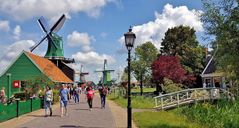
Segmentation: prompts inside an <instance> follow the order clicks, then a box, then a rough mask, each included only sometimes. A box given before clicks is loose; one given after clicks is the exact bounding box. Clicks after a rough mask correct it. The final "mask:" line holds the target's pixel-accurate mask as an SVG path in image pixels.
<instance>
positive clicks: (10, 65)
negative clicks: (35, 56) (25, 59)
mask: <svg viewBox="0 0 239 128" xmlns="http://www.w3.org/2000/svg"><path fill="white" fill-rule="evenodd" d="M23 53H24V50H23V51H22V52H21V53H20V54H19V55H17V57H16V58H15V59H14V60H13V61H12V62H11V63H10V64H9V65H8V66H7V68H6V69H5V70H4V71H3V72H2V73H1V75H0V77H2V76H3V75H4V74H5V73H6V72H7V71H8V70H9V68H10V67H12V65H13V64H14V63H15V62H16V61H17V60H18V59H19V57H20V56H21V55H22V54H23Z"/></svg>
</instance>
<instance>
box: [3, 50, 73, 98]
mask: <svg viewBox="0 0 239 128" xmlns="http://www.w3.org/2000/svg"><path fill="white" fill-rule="evenodd" d="M42 76H43V77H46V78H47V79H49V80H50V81H52V82H54V83H56V84H59V83H73V81H72V80H71V79H69V78H68V77H67V76H66V75H65V74H64V73H63V72H62V71H61V70H60V69H59V68H58V67H57V66H56V65H55V64H54V63H53V62H51V61H50V60H48V59H46V58H43V57H40V56H37V55H34V54H32V53H30V52H26V51H23V52H22V53H21V54H20V55H19V56H18V57H17V58H16V59H15V60H14V61H13V62H12V63H11V64H10V65H9V66H8V68H7V69H6V70H5V71H4V72H3V73H2V74H1V76H0V88H2V87H5V92H6V95H7V97H11V96H12V95H13V94H14V93H17V92H20V91H21V89H20V88H21V87H20V88H19V86H16V84H19V85H20V86H21V82H24V81H27V80H30V79H34V78H37V77H42ZM16 82H19V83H16Z"/></svg>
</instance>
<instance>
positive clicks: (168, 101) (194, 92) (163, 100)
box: [154, 87, 233, 109]
mask: <svg viewBox="0 0 239 128" xmlns="http://www.w3.org/2000/svg"><path fill="white" fill-rule="evenodd" d="M232 97H233V95H232V94H231V93H230V92H228V91H226V90H225V89H221V88H213V87H211V88H192V89H185V90H181V91H177V92H172V93H168V94H164V95H160V96H156V97H154V99H155V108H160V109H164V108H167V107H175V106H179V105H181V104H185V103H192V102H194V101H198V100H210V99H219V98H228V99H229V98H232Z"/></svg>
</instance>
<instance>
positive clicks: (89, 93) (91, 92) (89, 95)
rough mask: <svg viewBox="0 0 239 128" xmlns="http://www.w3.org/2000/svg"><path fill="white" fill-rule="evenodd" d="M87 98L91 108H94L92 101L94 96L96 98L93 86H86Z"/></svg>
mask: <svg viewBox="0 0 239 128" xmlns="http://www.w3.org/2000/svg"><path fill="white" fill-rule="evenodd" d="M86 98H87V102H88V105H89V110H90V111H91V110H92V104H93V103H92V102H93V98H94V90H93V89H92V87H91V86H89V87H87V88H86Z"/></svg>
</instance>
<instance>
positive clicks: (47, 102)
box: [45, 86, 53, 117]
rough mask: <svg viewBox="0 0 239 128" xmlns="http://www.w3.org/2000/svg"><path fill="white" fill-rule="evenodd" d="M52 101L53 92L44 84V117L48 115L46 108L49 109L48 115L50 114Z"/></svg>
mask: <svg viewBox="0 0 239 128" xmlns="http://www.w3.org/2000/svg"><path fill="white" fill-rule="evenodd" d="M52 101H53V92H52V90H51V88H50V87H49V86H46V92H45V117H47V116H48V113H47V110H48V109H49V110H50V116H52V106H51V104H52Z"/></svg>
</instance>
